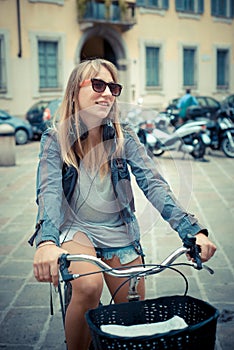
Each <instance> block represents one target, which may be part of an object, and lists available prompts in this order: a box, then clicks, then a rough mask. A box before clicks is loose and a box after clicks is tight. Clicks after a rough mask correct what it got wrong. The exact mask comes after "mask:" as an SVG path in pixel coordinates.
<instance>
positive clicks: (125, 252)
mask: <svg viewBox="0 0 234 350" xmlns="http://www.w3.org/2000/svg"><path fill="white" fill-rule="evenodd" d="M95 250H96V253H97V257H98V258H102V259H105V260H110V259H112V258H113V256H117V257H118V258H119V260H120V263H121V264H122V265H124V264H128V263H130V262H132V261H133V260H135V259H136V258H137V257H138V256H142V257H144V253H143V250H142V247H141V245H140V243H139V242H134V243H133V244H131V245H128V246H126V247H116V248H95Z"/></svg>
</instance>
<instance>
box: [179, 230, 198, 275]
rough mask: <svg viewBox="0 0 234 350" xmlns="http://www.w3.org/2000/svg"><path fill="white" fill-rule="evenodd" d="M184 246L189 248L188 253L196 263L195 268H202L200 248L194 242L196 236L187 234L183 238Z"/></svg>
mask: <svg viewBox="0 0 234 350" xmlns="http://www.w3.org/2000/svg"><path fill="white" fill-rule="evenodd" d="M183 241H184V247H185V248H188V249H189V252H188V254H189V255H190V256H191V258H192V259H194V262H195V263H196V265H197V267H196V268H197V270H201V269H202V261H201V257H200V253H201V248H200V247H199V246H198V245H197V244H196V237H195V236H193V235H191V234H187V236H186V237H185V238H184V240H183Z"/></svg>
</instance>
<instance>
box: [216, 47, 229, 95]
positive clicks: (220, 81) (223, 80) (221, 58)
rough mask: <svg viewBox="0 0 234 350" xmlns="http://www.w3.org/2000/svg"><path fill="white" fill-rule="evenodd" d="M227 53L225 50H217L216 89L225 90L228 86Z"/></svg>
mask: <svg viewBox="0 0 234 350" xmlns="http://www.w3.org/2000/svg"><path fill="white" fill-rule="evenodd" d="M228 62H229V52H228V50H226V49H218V50H217V88H218V89H227V88H228V85H229V81H228V77H229V64H228Z"/></svg>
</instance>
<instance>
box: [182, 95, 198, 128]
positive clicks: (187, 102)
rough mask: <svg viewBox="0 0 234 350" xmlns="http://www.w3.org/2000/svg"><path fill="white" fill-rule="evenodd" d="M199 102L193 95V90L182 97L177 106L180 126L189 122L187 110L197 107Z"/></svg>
mask: <svg viewBox="0 0 234 350" xmlns="http://www.w3.org/2000/svg"><path fill="white" fill-rule="evenodd" d="M197 105H198V102H197V99H196V97H194V96H193V95H191V90H190V89H186V92H185V95H184V96H182V97H181V98H180V100H179V102H178V104H177V107H178V108H179V125H181V124H183V123H185V122H186V120H187V109H188V107H190V106H197Z"/></svg>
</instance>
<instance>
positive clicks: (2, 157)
mask: <svg viewBox="0 0 234 350" xmlns="http://www.w3.org/2000/svg"><path fill="white" fill-rule="evenodd" d="M13 165H15V129H14V128H13V127H12V126H11V125H9V124H1V125H0V166H13Z"/></svg>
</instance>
